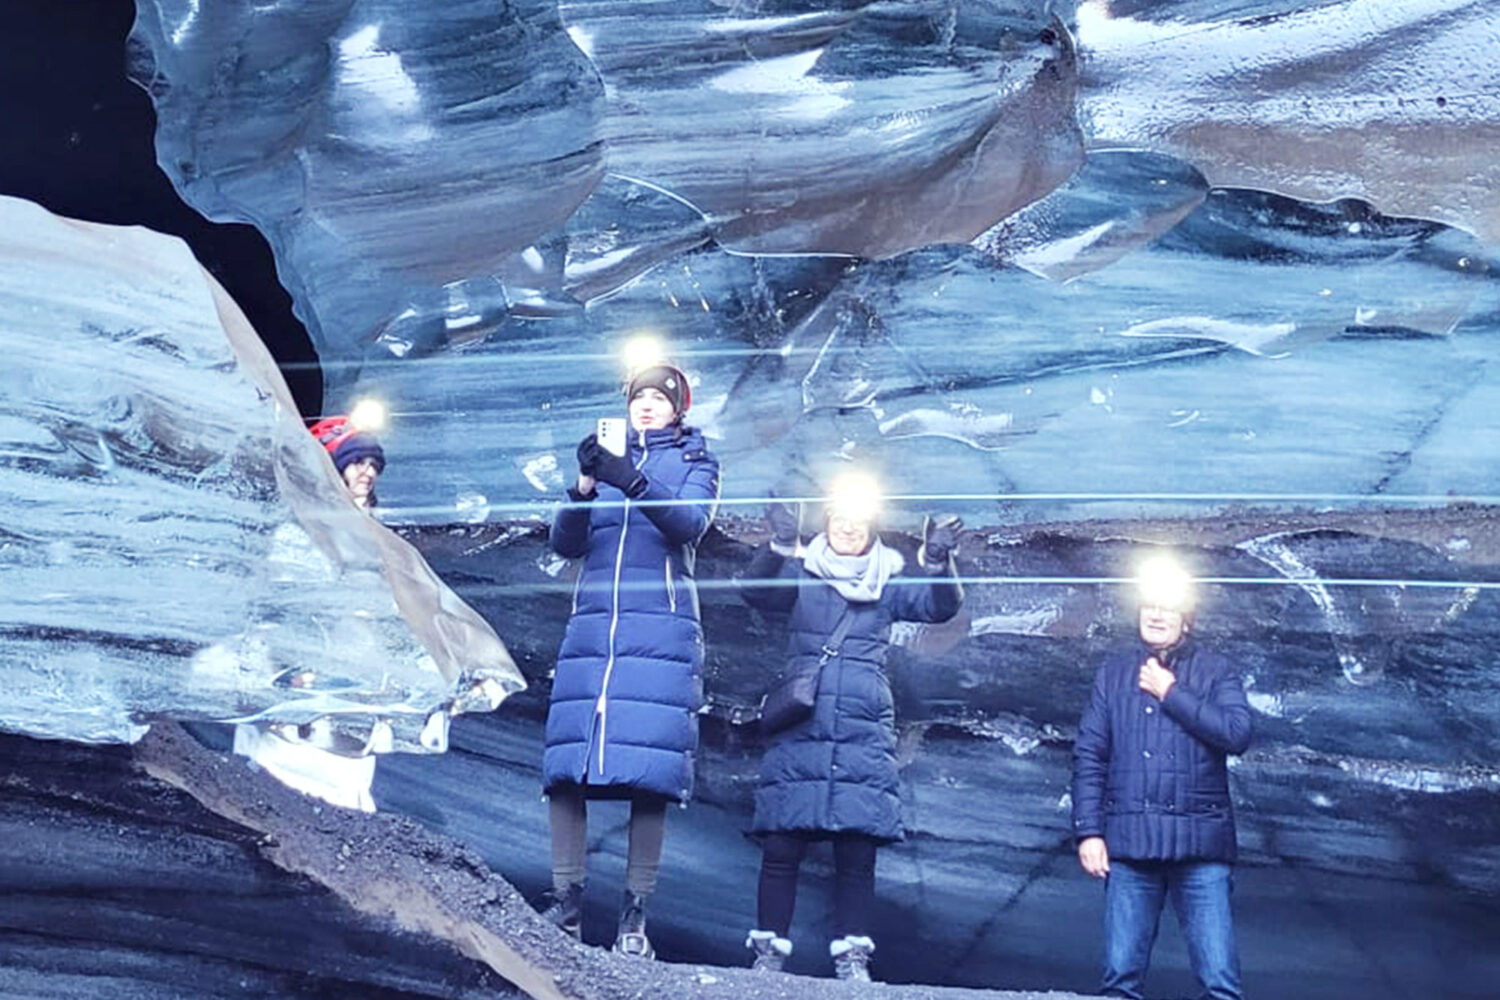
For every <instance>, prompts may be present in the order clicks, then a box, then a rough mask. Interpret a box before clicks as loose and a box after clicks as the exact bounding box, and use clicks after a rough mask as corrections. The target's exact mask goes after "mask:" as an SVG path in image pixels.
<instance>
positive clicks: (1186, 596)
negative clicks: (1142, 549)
mask: <svg viewBox="0 0 1500 1000" xmlns="http://www.w3.org/2000/svg"><path fill="white" fill-rule="evenodd" d="M1135 579H1136V586H1137V587H1138V588H1139V589H1140V597H1141V603H1142V604H1147V605H1151V606H1152V607H1158V608H1167V609H1168V610H1171V611H1187V610H1189V609H1190V608H1192V607H1193V577H1192V574H1190V573H1189V572H1188V571H1187V569H1186V568H1185V567H1183V565H1182V564H1181V563H1179V562H1178V561H1177V560H1176V559H1174V558H1172V557H1171V556H1169V555H1154V556H1150V557H1148V558H1146V559H1145V560H1144V561H1142V562H1141V564H1140V567H1139V568H1138V570H1137V571H1136V578H1135Z"/></svg>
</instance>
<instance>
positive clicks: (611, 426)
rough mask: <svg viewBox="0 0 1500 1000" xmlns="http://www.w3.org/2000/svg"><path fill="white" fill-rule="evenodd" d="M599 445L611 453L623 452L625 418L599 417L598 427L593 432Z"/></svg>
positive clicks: (618, 453)
mask: <svg viewBox="0 0 1500 1000" xmlns="http://www.w3.org/2000/svg"><path fill="white" fill-rule="evenodd" d="M595 436H596V437H597V438H598V439H599V445H600V447H602V448H603V449H604V450H605V451H607V452H609V453H610V454H611V455H619V456H621V457H623V456H624V454H625V419H624V418H623V417H600V418H599V429H598V430H597V431H596V432H595Z"/></svg>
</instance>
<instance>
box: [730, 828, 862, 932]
mask: <svg viewBox="0 0 1500 1000" xmlns="http://www.w3.org/2000/svg"><path fill="white" fill-rule="evenodd" d="M814 840H830V841H832V842H833V870H834V882H833V936H834V937H835V938H841V937H845V936H847V935H850V934H861V935H868V934H869V933H870V911H871V910H873V909H874V907H875V851H876V849H877V848H878V847H879V846H880V844H879V842H877V841H876V840H875V839H874V838H873V837H867V836H865V835H864V834H862V833H825V834H819V833H768V834H764V835H763V838H762V840H761V859H760V900H759V910H758V917H757V921H756V926H757V927H758V928H759V929H760V930H763V931H775V932H776V934H777V936H778V937H786V936H787V933H788V932H789V931H790V930H791V929H792V911H793V910H794V909H796V906H797V872H798V871H799V870H800V869H801V867H802V859H803V858H804V857H805V856H806V855H807V845H808V844H810V843H812V842H813V841H814Z"/></svg>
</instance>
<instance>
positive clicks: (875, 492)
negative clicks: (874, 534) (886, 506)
mask: <svg viewBox="0 0 1500 1000" xmlns="http://www.w3.org/2000/svg"><path fill="white" fill-rule="evenodd" d="M880 502H881V496H880V483H879V481H878V480H876V478H875V477H874V476H872V475H870V474H869V473H868V472H844V473H840V474H839V475H838V476H836V477H835V478H834V480H833V482H832V483H831V484H829V487H828V513H829V514H830V515H833V514H838V515H840V516H842V517H847V518H849V519H850V520H851V521H859V522H862V523H866V524H868V523H869V522H871V521H873V520H875V515H877V514H879V513H880Z"/></svg>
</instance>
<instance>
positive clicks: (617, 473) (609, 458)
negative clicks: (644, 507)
mask: <svg viewBox="0 0 1500 1000" xmlns="http://www.w3.org/2000/svg"><path fill="white" fill-rule="evenodd" d="M595 447H597V448H599V454H598V456H597V457H596V458H595V459H594V471H593V472H592V473H587V475H592V476H593V477H594V478H595V479H597V480H599V482H601V483H608V484H609V485H611V486H613V487H614V488H615V489H617V490H619V491H620V492H622V493H624V494H625V495H626V496H628V497H638V496H640V495H641V494H642V493H644V492H645V491H646V477H645V476H644V475H642V474H641V470H640V469H637V468H636V467H635V464H634V463H633V462H631V461H630V459H629V458H627V457H626V456H624V455H615V454H611V453H610V452H609V451H606V450H605V449H604V448H602V447H599V446H598V443H597V442H595Z"/></svg>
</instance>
